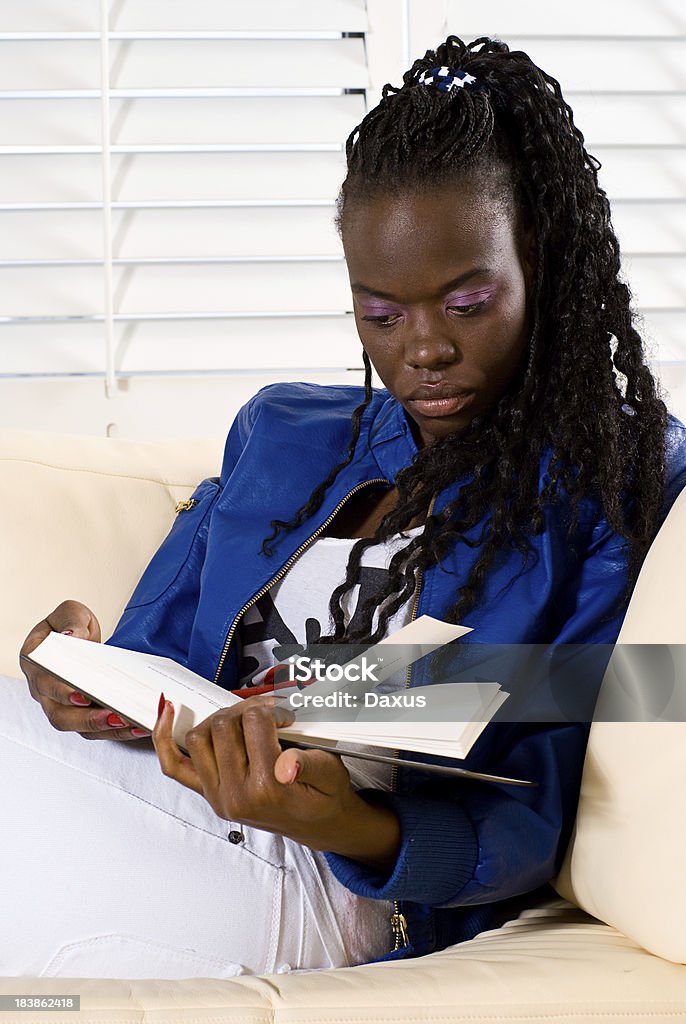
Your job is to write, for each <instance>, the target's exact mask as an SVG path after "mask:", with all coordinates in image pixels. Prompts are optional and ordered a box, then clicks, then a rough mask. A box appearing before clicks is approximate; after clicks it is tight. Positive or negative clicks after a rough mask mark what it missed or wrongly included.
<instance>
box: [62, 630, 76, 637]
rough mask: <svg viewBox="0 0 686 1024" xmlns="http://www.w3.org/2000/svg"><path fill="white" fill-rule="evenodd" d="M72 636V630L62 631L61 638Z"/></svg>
mask: <svg viewBox="0 0 686 1024" xmlns="http://www.w3.org/2000/svg"><path fill="white" fill-rule="evenodd" d="M73 635H74V630H73V629H63V630H62V636H73Z"/></svg>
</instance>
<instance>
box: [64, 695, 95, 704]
mask: <svg viewBox="0 0 686 1024" xmlns="http://www.w3.org/2000/svg"><path fill="white" fill-rule="evenodd" d="M69 700H70V701H71V702H72V704H78V705H80V707H87V706H88V705H89V704H90V703H91V701H90V700H89V699H88V697H84V695H83V694H82V693H70V694H69Z"/></svg>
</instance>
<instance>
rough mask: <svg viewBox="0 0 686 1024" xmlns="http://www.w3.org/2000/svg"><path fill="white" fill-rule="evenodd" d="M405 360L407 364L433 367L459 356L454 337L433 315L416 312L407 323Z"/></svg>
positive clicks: (453, 360) (451, 361)
mask: <svg viewBox="0 0 686 1024" xmlns="http://www.w3.org/2000/svg"><path fill="white" fill-rule="evenodd" d="M406 330H407V335H406V339H407V340H406V342H405V362H406V363H407V365H408V366H414V367H422V368H424V369H434V368H436V367H439V366H444V365H445V364H447V363H454V362H456V361H457V360H458V359H460V358H461V354H460V350H459V348H458V346H457V344H456V342H455V339H454V338H452V337H450V336H449V335H448V334H447V332H446V327H445V324H443V323H439V322H437V320H436V318H435V317H432V316H428V315H422V314H418V315H416V316H414V317H412V318H411V319H410V321H409V323H408V324H407V328H406Z"/></svg>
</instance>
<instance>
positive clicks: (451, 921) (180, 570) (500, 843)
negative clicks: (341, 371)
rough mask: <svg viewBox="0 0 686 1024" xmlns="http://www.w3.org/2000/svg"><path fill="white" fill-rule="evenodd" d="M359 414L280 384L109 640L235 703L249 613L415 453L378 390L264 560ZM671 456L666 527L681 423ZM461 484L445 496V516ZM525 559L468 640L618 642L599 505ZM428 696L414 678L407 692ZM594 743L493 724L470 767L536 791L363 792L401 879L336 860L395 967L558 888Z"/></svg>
mask: <svg viewBox="0 0 686 1024" xmlns="http://www.w3.org/2000/svg"><path fill="white" fill-rule="evenodd" d="M361 400H362V389H361V388H358V387H348V386H335V387H320V386H317V385H311V384H275V385H272V386H270V387H267V388H265V389H263V390H262V391H260V392H259V393H258V394H257V395H256V396H255V397H254V398H253V399H252V400H251V401H250V402H248V403H247V405H246V406H244V408H243V409H241V411H240V412H239V414H238V416H237V417H236V420H235V421H234V423H233V425H232V427H231V430H230V432H229V435H228V438H227V442H226V448H225V454H224V461H223V465H222V470H221V477H220V478H219V479H210V480H205V481H203V482H202V483H201V484H200V485H199V487H198V488H197V489H196V491H195V494H194V495H193V499H194V501H195V502H196V503H197V504H195V505H194V506H193V507H192V508H190V509H188V510H187V511H184V512H181V513H180V514H179V515H178V516H177V518H176V520H175V522H174V525H173V528H172V529H171V532H170V533H169V535H168V537H167V538H166V540H165V541H164V542H163V544H162V546H161V547H160V549H159V550H158V551H157V553H156V554H155V556H154V557H153V559H152V561H151V563H150V565H149V566H148V568H147V569H146V571H145V573H144V575H143V577H142V578H141V580H140V582H139V584H138V586H137V587H136V590H135V592H134V594H133V596H132V598H131V601H130V602H129V604H128V606H127V608H126V610H125V611H124V614H123V616H122V618H121V620H120V622H119V624H118V626H117V628H116V631H115V633H114V635H113V636H112V637H111V638H110V640H109V641H108V642H109V643H113V644H115V645H117V646H121V647H128V648H131V649H135V650H142V651H148V652H150V653H155V654H161V655H164V656H167V657H171V658H174V659H175V660H176V661H178V662H180V663H182V664H185V665H187V666H188V667H189V668H191V669H192V670H193V671H195V672H198V673H199V674H200V675H202V676H204V677H205V678H207V679H210V680H214V681H216V682H218V683H219V684H220V685H221V686H224V687H226V688H227V689H232V688H234V687H236V686H237V685H238V682H239V680H238V663H239V662H238V657H237V646H238V645H237V643H236V634H237V627H238V623H239V621H240V618H241V616H242V614H243V613H244V612H245V610H246V608H247V607H249V606H250V605H251V604H252V603H253V602H254V601H255V600H256V599H257V598H258V597H259V596H261V593H263V592H264V590H265V589H266V588H268V587H269V586H270V585H272V584H273V583H275V582H277V581H278V580H279V579H280V578H281V577H282V576H283V575H284V574H285V572H287V571H288V568H289V567H290V565H292V564H293V562H294V561H295V559H296V558H297V557H298V555H299V554H300V553H301V552H302V551H303V550H304V549H305V548H306V547H307V546H308V545H309V544H310V543H311V542H312V541H313V540H315V539H316V537H317V535H318V534H319V533H320V532H321V530H322V529H323V527H324V524H326V523H327V522H328V521H329V520H330V519H331V518H332V517H333V515H334V514H335V512H336V511H337V509H338V508H339V507H340V505H341V504H342V503H343V502H344V501H345V500H346V498H347V497H348V496H350V494H351V493H352V492H353V491H355V490H356V489H357V488H360V487H364V486H365V485H366V484H369V483H371V482H372V481H388V482H393V481H394V479H395V477H396V475H397V473H398V472H399V470H400V469H402V468H403V467H405V466H407V465H408V464H409V463H410V462H411V460H412V458H413V457H414V455H415V454H416V451H417V448H416V445H415V442H414V440H413V436H412V433H411V431H410V428H409V425H408V421H407V419H406V417H405V413H404V410H403V409H402V407H401V406H400V404H399V403H398V402H397V401H396V400H395V399H394V398H393V397H392V396H390V395H389V394H388V392H386V391H375V392H374V397H373V400H372V402H371V405H370V406H369V408H368V409H367V410H366V412H365V416H364V419H363V423H362V430H361V435H360V440H359V442H358V444H357V449H356V455H355V457H354V459H353V461H352V463H351V464H350V465H349V466H347V467H346V468H345V469H344V470H342V471H341V472H340V473H339V475H338V477H337V479H336V481H335V483H334V484H333V486H332V487H331V488H330V489H329V492H328V493H327V495H326V498H325V500H324V504H323V505H322V507H321V508H320V510H319V511H318V512H317V513H316V514H315V515H314V516H313V517H312V518H311V519H310V520H308V521H307V522H305V523H303V525H302V526H300V527H299V528H298V529H296V530H293V531H291V532H287V533H285V534H282V535H281V536H280V537H279V539H278V541H277V542H276V544H275V546H274V552H273V555H272V557H266V556H265V555H263V554H262V553H261V551H260V548H261V544H262V541H263V539H264V538H265V537H268V536H269V535H270V533H271V528H270V522H271V520H273V519H282V520H286V521H287V520H290V519H291V518H292V516H293V514H294V513H295V512H296V511H297V510H298V509H299V508H300V507H301V505H302V504H303V503H304V501H305V500H306V499H307V498H308V497H309V495H310V493H311V492H312V490H313V489H314V487H315V486H316V485H317V484H319V483H320V482H321V481H322V480H323V479H324V478H325V477H326V476H327V474H328V473H329V471H330V470H331V469H332V468H333V466H334V465H336V464H337V463H338V462H340V460H341V458H342V455H343V453H344V452H345V451H346V450H347V448H348V445H349V442H350V417H351V413H352V411H353V409H354V408H355V407H356V406H357V405H358V404H359V403H360V401H361ZM667 457H668V467H669V468H668V486H667V493H666V499H665V505H664V514H666V512H667V511H668V509H669V508H670V507H671V505H672V503H673V501H674V499H675V497H676V495H677V494H678V493H679V491H680V490H681V488H682V486H683V485H684V483H685V482H686V430H685V428H684V427H683V426H682V425H681V424H680V423H678V421H676V420H671V421H670V427H669V431H668V436H667ZM544 482H545V468H542V470H541V485H543V483H544ZM458 486H459V485H457V484H456V485H455V486H454V487H452V488H450V489H448V490H447V491H445V492H443V493H442V494H441V495H439V496H438V498H437V500H436V503H435V507H434V510H435V511H436V512H439V511H440V510H441V508H442V507H444V505H445V504H446V503H447V502H448V500H450V498H451V497H452V496H454V494H455V493H456V491H457V487H458ZM478 532H479V531H478V528H477V529H475V531H474V535H475V536H478ZM532 544H533V548H534V557H532V558H530V559H529V560H528V562H527V567H526V569H525V571H524V572H521V568H522V559H521V555H520V554H519V553H518V552H516V551H504V552H503V553H502V556H501V557H500V559H499V560H498V561H497V562H496V563H495V564H494V566H493V568H492V570H491V571H490V573H489V575H488V577H487V581H486V584H485V590H484V592H483V594H482V596H481V598H480V600H479V603H478V607H476V608H474V609H473V610H472V611H471V612H470V614H469V615H467V616H466V617H465V621H464V624H465V625H468V626H472V627H473V628H474V633H473V634H470V635H469V638H465V639H466V640H467V642H478V643H486V644H510V645H531V644H553V645H560V644H584V645H586V644H611V643H613V642H614V641H615V639H616V637H617V634H618V632H619V628H620V625H621V620H622V617H623V616H622V613H621V612H618V611H617V604H618V601H620V600H621V595H622V594H623V593H624V591H625V588H626V579H627V576H626V573H627V566H626V545H625V542H624V541H623V540H622V538H620V537H619V536H617V535H616V534H615V533H613V532H612V530H611V529H610V528H609V527H608V525H607V523H606V522H605V521H604V520H603V518H602V517H601V516H600V515H599V514H598V512H597V510H595V509H594V507H593V505H592V503H591V502H590V501H589V502H588V503H587V504H586V505H584V507H583V508H582V512H581V515H580V519H579V525H578V528H577V529H576V532H575V534H574V536H573V537H572V538H571V539H570V537H569V536H568V534H567V523H566V522H565V521H564V510H563V508H562V507H561V506H556V507H554V508H551V509H550V510H549V511H548V512H547V521H546V528H545V530H544V532H543V533H542V534H540V535H539V536H536V537H534V538H533V540H532ZM478 553H479V552H478V550H475V549H473V548H470V547H469V546H467V545H458V547H457V548H456V549H455V552H454V553H453V554H451V556H450V557H449V558H448V559H447V560H446V561H445V562H444V563H443V565H442V566H440V567H434V568H431V569H428V570H427V571H426V572H425V573H424V575H423V578H422V580H421V587H420V591H419V599H418V603H417V606H416V614H417V615H421V614H424V613H427V614H430V615H432V616H434V617H436V618H442V617H444V615H445V613H446V611H447V609H448V608H449V607H450V606H451V605H452V604H453V603H454V601H455V598H456V593H457V590H458V588H459V587H460V586H461V585H462V584H463V583H464V582H465V581H466V578H467V575H468V573H469V569H470V567H471V565H472V564H473V562H474V560H475V559H476V558H477V557H478ZM460 642H461V643H462V641H460ZM491 678H492V677H491ZM422 681H423V678H422V670H421V667H420V668H419V669H418V670H416V671H415V672H414V673H413V677H412V685H419V684H421V682H422ZM499 681H500V682H503V680H502V679H500V680H499ZM586 738H587V726H585V725H584V724H583V723H579V724H574V723H571V722H567V721H558V722H556V723H554V724H550V723H549V722H547V721H546V722H536V721H529V722H523V723H515V722H504V723H502V724H491V725H489V726H488V727H487V728H486V730H485V731H484V733H483V734H482V736H481V738H480V740H479V741H478V743H477V744H476V746H475V748H474V749H473V751H472V754H470V757H469V758H468V759H467V761H466V762H465V764H466V766H467V767H474V768H476V769H480V770H483V771H487V772H492V773H496V774H500V775H507V776H510V777H515V778H516V777H520V778H529V779H535V780H537V781H538V783H539V785H538V787H537V788H536V789H523V788H515V787H512V786H510V787H507V786H500V785H491V784H487V783H479V782H473V781H469V782H468V781H464V780H453V779H450V780H448V779H445V780H444V779H440V780H438V781H437V778H438V777H437V776H433V775H428V774H427V773H419V772H417V771H415V770H412V769H401V770H400V771H399V772H398V776H397V785H396V789H395V791H394V792H392V793H380V792H375V793H370V794H369V796H370V799H376V800H379V801H383V802H385V803H387V804H389V805H390V806H392V807H393V808H394V810H395V811H396V813H397V814H398V816H399V819H400V824H401V833H402V847H401V851H400V855H399V857H398V860H397V862H396V865H395V868H394V870H393V871H392V872H391V874H390V875H389V876H385V877H383V876H381V875H379V874H378V873H376V872H375V871H373V870H372V869H370V868H367V867H364V866H362V865H360V864H358V863H357V862H354V861H351V860H348V859H346V858H344V857H340V856H337V855H334V854H328V855H327V859H328V862H329V865H330V867H331V869H332V871H333V872H334V874H335V875H336V877H337V878H338V879H339V881H340V882H341V883H342V884H343V885H345V886H347V887H348V888H349V889H351V890H352V891H354V892H356V893H358V894H359V895H361V896H366V897H371V898H377V899H384V900H396V901H398V904H399V905H398V908H397V909H398V911H399V912H401V913H402V914H403V915H404V919H402V920H403V925H404V924H405V922H406V923H407V935H408V936H409V940H408V941H406V939H405V935H402V941H401V942H400V946H399V948H398V949H397V950H396V951H395V952H391V953H390V954H389V957H388V958H395V957H400V956H408V955H420V954H423V953H427V952H430V951H431V950H433V949H440V948H443V947H445V946H447V945H449V944H451V943H454V942H458V941H462V940H464V939H468V938H471V937H472V936H473V935H475V934H477V933H478V932H480V931H483V930H484V929H486V928H491V927H496V926H498V925H499V924H500V923H502V922H503V921H504V920H506V919H508V917H511V916H514V915H515V914H516V913H517V912H518V910H519V908H520V906H521V897H522V894H527V893H528V894H531V892H532V890H536V889H538V888H539V887H542V886H544V885H545V883H547V882H549V880H550V879H552V878H553V877H554V876H555V874H556V873H557V870H558V868H559V865H560V860H561V857H562V855H563V853H564V847H565V844H566V841H567V839H568V837H569V833H570V830H571V826H572V822H573V819H574V814H575V810H576V802H577V798H578V789H579V783H580V777H581V768H582V763H583V757H584V750H585V744H586ZM531 898H532V897H531V895H529V896H528V897H527V899H528V900H531ZM399 920H400V919H399ZM398 934H399V935H400V933H398Z"/></svg>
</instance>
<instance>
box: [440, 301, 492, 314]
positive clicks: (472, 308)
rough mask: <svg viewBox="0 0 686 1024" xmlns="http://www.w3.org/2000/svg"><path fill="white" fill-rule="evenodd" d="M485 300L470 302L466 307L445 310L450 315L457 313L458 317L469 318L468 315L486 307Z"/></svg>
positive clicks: (453, 307) (450, 307) (452, 307)
mask: <svg viewBox="0 0 686 1024" xmlns="http://www.w3.org/2000/svg"><path fill="white" fill-rule="evenodd" d="M487 301H488V300H487V299H482V300H481V301H480V302H470V303H469V304H468V305H466V306H448V307H447V309H448V311H449V312H450V313H458V314H459V315H460V316H469V314H470V313H475V312H476V311H477V309H481V308H482V307H483V306H485V305H486V303H487Z"/></svg>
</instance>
